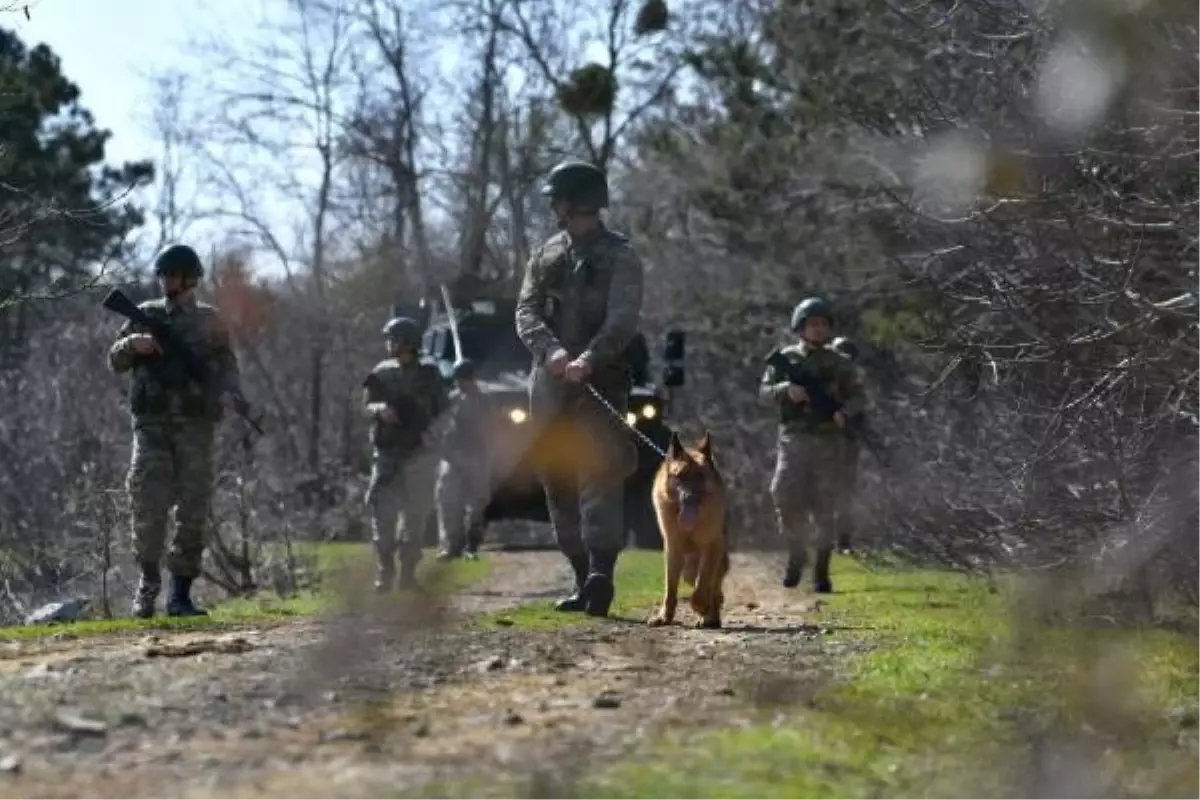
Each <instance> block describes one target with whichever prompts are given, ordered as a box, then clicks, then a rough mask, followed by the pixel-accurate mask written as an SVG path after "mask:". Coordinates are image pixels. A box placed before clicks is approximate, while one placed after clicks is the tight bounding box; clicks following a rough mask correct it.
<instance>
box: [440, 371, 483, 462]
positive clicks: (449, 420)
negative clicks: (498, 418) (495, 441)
mask: <svg viewBox="0 0 1200 800" xmlns="http://www.w3.org/2000/svg"><path fill="white" fill-rule="evenodd" d="M494 410H495V403H494V402H493V399H492V398H491V397H489V396H488V395H487V394H485V393H483V392H481V391H474V392H469V393H463V392H462V391H460V390H458V389H455V390H454V391H452V392H451V393H450V411H449V412H448V413H447V414H446V422H445V425H444V426H443V427H441V429H440V431H439V434H440V439H441V444H442V458H444V459H445V460H446V461H449V462H450V463H451V464H455V465H467V466H469V465H471V464H473V463H476V462H478V463H483V462H485V461H486V459H487V455H488V449H489V447H488V445H489V441H488V439H489V425H488V423H489V421H490V417H491V416H492V414H493V413H494Z"/></svg>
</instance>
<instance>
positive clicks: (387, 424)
mask: <svg viewBox="0 0 1200 800" xmlns="http://www.w3.org/2000/svg"><path fill="white" fill-rule="evenodd" d="M383 335H384V337H385V338H386V340H387V349H388V355H389V357H388V358H385V359H384V360H383V361H380V362H379V363H378V364H376V365H375V368H374V369H372V370H371V374H370V375H368V376H367V378H366V380H364V381H363V405H364V407H365V409H366V412H367V414H368V416H370V418H371V444H372V447H373V450H372V465H371V484H370V487H369V488H368V489H367V496H366V503H367V507H368V508H369V509H370V510H371V530H372V534H373V535H372V542H373V544H374V546H375V558H376V562H377V576H376V581H375V589H376V591H379V592H386V591H389V590H390V589H391V588H392V584H393V581H394V579H395V577H396V572H395V566H396V548H397V543H398V544H399V549H400V552H399V556H400V580H399V587H400V588H401V589H415V588H417V582H416V569H417V562H419V561H420V560H421V542H422V538H423V535H424V531H425V526H426V525H427V524H428V523H429V520H430V515H431V514H432V513H433V511H434V508H433V493H434V484H435V482H436V475H437V463H438V459H437V454H436V453H435V451H434V450H433V447H432V444H433V433H432V426H433V424H434V422H435V421H436V420H437V418H438V417H439V416H440V415H441V414H442V413H443V412H444V411H445V410H446V407H447V405H448V403H449V399H448V397H447V394H446V388H445V386H444V385H443V384H442V378H441V375H439V374H438V371H437V368H436V367H434V366H433V365H432V364H423V363H421V361H420V360H419V359H418V358H417V346H418V344H419V343H420V340H421V330H420V328H419V327H417V323H415V322H414V321H412V320H411V319H408V318H406V317H397V318H395V319H393V320H390V321H389V322H388V323H387V324H386V325H384V326H383Z"/></svg>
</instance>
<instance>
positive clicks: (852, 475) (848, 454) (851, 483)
mask: <svg viewBox="0 0 1200 800" xmlns="http://www.w3.org/2000/svg"><path fill="white" fill-rule="evenodd" d="M861 449H862V448H861V446H860V445H859V443H858V442H855V441H853V440H847V441H846V442H845V444H844V446H843V450H842V456H843V458H842V477H841V480H840V482H839V485H838V495H837V541H838V546H839V547H841V546H842V545H843V544H849V542H850V541H851V537H852V536H853V535H854V530H855V528H856V527H857V526H856V525H855V516H856V514H855V504H854V498H855V494H856V493H857V488H858V456H859V452H860V451H861Z"/></svg>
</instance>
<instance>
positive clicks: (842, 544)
mask: <svg viewBox="0 0 1200 800" xmlns="http://www.w3.org/2000/svg"><path fill="white" fill-rule="evenodd" d="M829 347H830V349H832V350H833V351H834V352H835V353H837V354H838V355H840V356H842V357H843V358H845V359H846V360H847V361H849V362H850V363H851V364H854V363H855V362H856V361H857V360H858V345H856V344H855V343H854V341H853V340H852V339H847V338H846V337H845V336H839V337H837V338H836V339H834V340H833V341H832V342H830V343H829ZM857 369H858V368H857V367H855V371H856V372H857ZM860 383H861V380H860ZM862 413H863V412H860V416H861V415H862ZM861 450H862V447H861V445H860V444H859V442H858V439H857V438H855V437H853V436H851V437H848V438H847V439H846V444H845V461H844V464H845V470H844V472H843V474H842V480H841V483H840V489H841V491H840V492H839V494H838V504H837V547H838V550H840V551H841V552H843V553H849V552H850V541H851V537H852V536H853V535H854V494H855V489H856V487H857V485H858V459H859V453H860V451H861Z"/></svg>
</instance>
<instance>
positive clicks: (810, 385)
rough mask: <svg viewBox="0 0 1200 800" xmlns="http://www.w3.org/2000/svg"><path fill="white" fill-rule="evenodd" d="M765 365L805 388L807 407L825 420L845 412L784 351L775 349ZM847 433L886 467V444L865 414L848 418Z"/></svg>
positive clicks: (819, 383)
mask: <svg viewBox="0 0 1200 800" xmlns="http://www.w3.org/2000/svg"><path fill="white" fill-rule="evenodd" d="M766 363H767V366H768V367H774V369H775V372H776V374H778V375H779V376H781V377H782V378H784V379H785V380H787V381H788V382H789V383H794V384H796V385H797V386H801V387H803V388H804V392H805V393H806V394H807V395H808V404H809V405H810V406H812V408H813V409H814V410H815V411H816V412H817V413H818V414H820V415H821V416H822V417H826V418H829V419H832V418H833V415H834V414H835V413H837V412H838V411H841V410H843V409H842V404H841V403H839V402H838V401H837V400H834V399H833V398H832V397H830V396H829V392H827V391H825V387H824V385H822V383H821V382H820V381H819V380H817V378H816V376H814V375H813V374H812V373H811V372H809V371H808V370H807V369H805V368H804V367H802V366H800V365H799V364H794V363H792V362H791V361H790V360H788V357H787V356H785V355H784V354H783V351H781V350H778V349H776V350H772V351H771V353H770V355H768V356H767V359H766ZM846 431H847V432H848V433H849V434H850V435H851V436H852V437H854V438H855V439H857V440H858V441H860V442H862V444H863V445H864V446H865V447H866V448H867V449H868V450H870V451H871V454H872V455H874V456H875V458H877V459H879V463H881V464H884V465H886V464H887V456H886V454H885V453H884V450H883V443H882V442H880V441H879V439H878V437H877V436H876V435H875V433H874V432H873V431H872V430H871V429H870V428H868V427H867V426H866V425H865V424H864V419H863V415H862V414H857V415H855V416H853V417H851V416H847V418H846Z"/></svg>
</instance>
